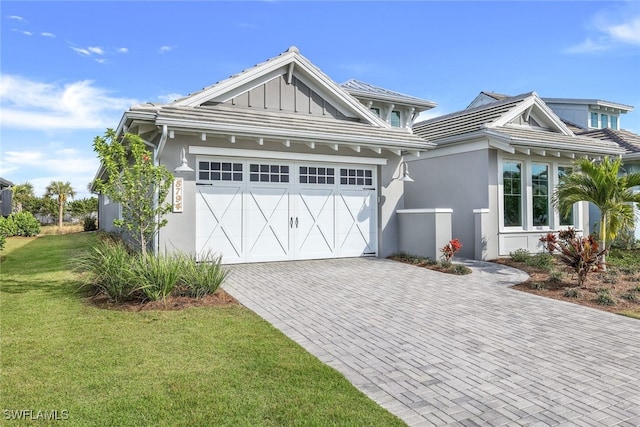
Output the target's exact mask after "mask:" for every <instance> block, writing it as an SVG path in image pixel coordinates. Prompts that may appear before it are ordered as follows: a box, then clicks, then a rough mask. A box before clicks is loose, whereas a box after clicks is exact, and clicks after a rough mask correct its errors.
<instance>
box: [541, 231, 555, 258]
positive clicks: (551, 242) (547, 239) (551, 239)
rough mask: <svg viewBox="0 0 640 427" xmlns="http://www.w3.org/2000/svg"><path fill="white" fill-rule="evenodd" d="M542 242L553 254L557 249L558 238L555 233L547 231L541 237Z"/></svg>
mask: <svg viewBox="0 0 640 427" xmlns="http://www.w3.org/2000/svg"><path fill="white" fill-rule="evenodd" d="M540 243H542V247H544V249H545V250H546V251H547V252H548V253H549V254H552V253H553V252H554V251H555V250H556V249H557V244H558V238H557V237H556V235H555V234H553V233H547V234H546V235H545V236H542V237H541V238H540Z"/></svg>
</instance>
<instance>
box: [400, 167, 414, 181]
mask: <svg viewBox="0 0 640 427" xmlns="http://www.w3.org/2000/svg"><path fill="white" fill-rule="evenodd" d="M400 181H402V182H413V179H412V178H411V177H410V176H409V166H408V165H407V162H402V178H400Z"/></svg>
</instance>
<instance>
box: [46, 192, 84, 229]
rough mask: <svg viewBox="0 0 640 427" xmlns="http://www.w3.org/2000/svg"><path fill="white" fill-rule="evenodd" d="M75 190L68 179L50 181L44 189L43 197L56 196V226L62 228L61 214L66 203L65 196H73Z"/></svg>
mask: <svg viewBox="0 0 640 427" xmlns="http://www.w3.org/2000/svg"><path fill="white" fill-rule="evenodd" d="M75 195H76V192H75V191H73V187H71V183H70V182H69V181H67V182H62V181H51V183H50V184H49V185H48V186H47V188H46V190H45V194H44V196H45V197H53V196H56V197H57V198H58V228H62V215H63V213H64V206H65V204H66V203H67V197H71V198H72V199H73V197H74V196H75Z"/></svg>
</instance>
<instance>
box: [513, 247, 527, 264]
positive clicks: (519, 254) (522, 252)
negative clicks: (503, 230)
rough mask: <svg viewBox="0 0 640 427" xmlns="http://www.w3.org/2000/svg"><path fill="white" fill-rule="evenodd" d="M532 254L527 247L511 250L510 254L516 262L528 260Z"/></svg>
mask: <svg viewBox="0 0 640 427" xmlns="http://www.w3.org/2000/svg"><path fill="white" fill-rule="evenodd" d="M530 255H531V254H530V253H529V251H528V250H527V249H516V250H515V251H513V252H509V256H510V257H511V259H512V260H513V261H515V262H526V261H527V259H529V256H530Z"/></svg>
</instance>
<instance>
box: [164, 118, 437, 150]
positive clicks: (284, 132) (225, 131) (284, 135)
mask: <svg viewBox="0 0 640 427" xmlns="http://www.w3.org/2000/svg"><path fill="white" fill-rule="evenodd" d="M157 124H158V125H166V126H168V127H169V128H171V130H179V131H183V132H202V131H207V132H211V133H219V134H222V135H236V136H243V137H256V136H262V137H271V138H276V139H292V140H298V141H310V142H314V141H316V142H325V143H338V144H345V143H351V144H357V145H360V144H362V145H367V144H368V145H376V146H381V147H383V148H387V147H389V148H406V149H413V150H416V149H418V150H427V149H431V148H433V147H435V145H434V144H432V143H430V142H427V141H425V142H420V143H411V142H406V143H402V142H399V143H396V142H390V141H389V140H388V139H386V138H384V137H380V138H375V137H373V138H372V137H367V136H364V135H363V136H353V135H339V136H334V135H327V134H325V133H321V132H308V131H300V130H294V129H273V128H264V127H256V126H248V125H244V126H240V125H237V124H227V123H212V124H203V123H201V122H197V121H190V120H176V119H171V120H166V119H164V120H162V119H161V120H158V121H157Z"/></svg>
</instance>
